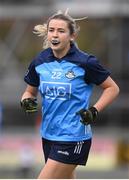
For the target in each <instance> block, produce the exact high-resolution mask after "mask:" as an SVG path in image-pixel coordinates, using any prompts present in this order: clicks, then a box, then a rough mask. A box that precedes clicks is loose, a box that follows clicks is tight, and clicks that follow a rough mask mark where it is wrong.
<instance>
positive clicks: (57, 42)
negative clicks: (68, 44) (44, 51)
mask: <svg viewBox="0 0 129 180" xmlns="http://www.w3.org/2000/svg"><path fill="white" fill-rule="evenodd" d="M51 43H52V45H54V46H56V45H58V44H60V41H59V40H58V39H53V40H52V41H51Z"/></svg>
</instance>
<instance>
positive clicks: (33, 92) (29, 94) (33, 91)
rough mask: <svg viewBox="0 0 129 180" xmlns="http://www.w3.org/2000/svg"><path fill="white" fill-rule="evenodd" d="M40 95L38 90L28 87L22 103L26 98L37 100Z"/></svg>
mask: <svg viewBox="0 0 129 180" xmlns="http://www.w3.org/2000/svg"><path fill="white" fill-rule="evenodd" d="M37 94H38V88H37V87H34V86H30V85H27V88H26V90H25V92H24V93H23V95H22V98H21V101H22V100H23V99H26V98H35V97H36V96H37Z"/></svg>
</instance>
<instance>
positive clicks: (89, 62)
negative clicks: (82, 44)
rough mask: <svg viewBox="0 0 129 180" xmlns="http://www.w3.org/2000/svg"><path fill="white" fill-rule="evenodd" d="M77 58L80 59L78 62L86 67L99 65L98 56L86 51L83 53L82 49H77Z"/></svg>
mask: <svg viewBox="0 0 129 180" xmlns="http://www.w3.org/2000/svg"><path fill="white" fill-rule="evenodd" d="M76 57H77V58H78V61H79V62H80V63H81V64H82V65H84V66H87V67H89V66H94V65H95V64H97V63H99V61H98V59H97V58H96V56H94V55H92V54H90V53H87V52H85V51H82V50H80V49H77V51H76Z"/></svg>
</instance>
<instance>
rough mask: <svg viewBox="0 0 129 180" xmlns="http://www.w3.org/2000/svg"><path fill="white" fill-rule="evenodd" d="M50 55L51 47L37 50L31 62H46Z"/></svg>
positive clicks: (38, 63) (35, 63) (36, 64)
mask: <svg viewBox="0 0 129 180" xmlns="http://www.w3.org/2000/svg"><path fill="white" fill-rule="evenodd" d="M50 55H51V49H50V48H47V49H45V50H43V51H41V52H39V53H38V54H37V55H36V56H35V57H34V59H33V60H32V62H31V64H32V65H33V66H38V65H40V64H42V63H45V62H48V61H49V57H50Z"/></svg>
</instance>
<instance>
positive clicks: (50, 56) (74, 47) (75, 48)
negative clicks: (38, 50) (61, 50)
mask: <svg viewBox="0 0 129 180" xmlns="http://www.w3.org/2000/svg"><path fill="white" fill-rule="evenodd" d="M48 50H49V54H48V58H52V57H53V58H56V57H55V56H54V54H53V51H52V49H51V48H48ZM77 50H78V47H77V44H76V43H71V48H70V49H69V51H68V52H67V54H66V55H65V56H64V57H66V56H68V55H71V54H74V53H75V52H76V51H77Z"/></svg>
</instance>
